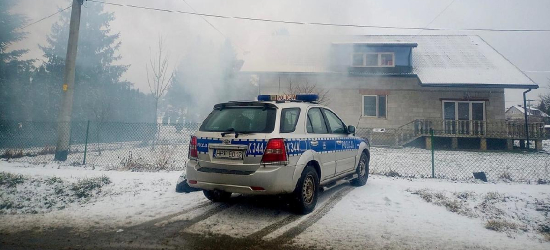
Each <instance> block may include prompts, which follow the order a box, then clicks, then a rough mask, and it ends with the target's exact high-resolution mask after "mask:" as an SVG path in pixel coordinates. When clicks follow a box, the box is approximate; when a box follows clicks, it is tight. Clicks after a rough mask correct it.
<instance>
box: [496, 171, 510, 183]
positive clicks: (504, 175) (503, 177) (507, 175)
mask: <svg viewBox="0 0 550 250" xmlns="http://www.w3.org/2000/svg"><path fill="white" fill-rule="evenodd" d="M498 178H499V179H501V180H504V181H513V180H512V175H510V173H509V172H502V174H500V176H499V177H498Z"/></svg>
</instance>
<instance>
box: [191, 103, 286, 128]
mask: <svg viewBox="0 0 550 250" xmlns="http://www.w3.org/2000/svg"><path fill="white" fill-rule="evenodd" d="M275 116H276V110H275V109H274V108H271V107H250V106H247V107H238V106H237V107H225V108H223V109H215V110H214V111H212V113H210V115H208V117H207V118H206V120H204V122H203V123H202V126H201V127H200V131H205V132H227V131H232V132H233V131H234V132H238V133H271V132H273V128H274V127H275Z"/></svg>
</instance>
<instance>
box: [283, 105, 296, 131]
mask: <svg viewBox="0 0 550 250" xmlns="http://www.w3.org/2000/svg"><path fill="white" fill-rule="evenodd" d="M299 116H300V108H288V109H283V110H282V111H281V130H280V132H281V133H292V132H294V130H296V123H298V117H299Z"/></svg>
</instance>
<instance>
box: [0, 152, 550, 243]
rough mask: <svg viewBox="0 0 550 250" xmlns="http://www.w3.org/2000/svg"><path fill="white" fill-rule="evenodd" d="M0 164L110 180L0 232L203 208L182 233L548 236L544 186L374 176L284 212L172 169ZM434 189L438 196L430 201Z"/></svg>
mask: <svg viewBox="0 0 550 250" xmlns="http://www.w3.org/2000/svg"><path fill="white" fill-rule="evenodd" d="M0 172H7V173H11V174H21V175H23V176H25V177H26V178H33V179H44V180H48V179H51V177H58V178H60V179H62V180H63V181H64V182H66V183H69V184H70V183H77V182H78V181H79V180H82V179H91V178H94V177H102V176H106V177H108V178H109V180H110V181H111V183H109V184H106V185H104V186H102V187H101V190H100V192H98V193H94V194H93V196H92V197H91V198H90V199H89V200H85V201H80V202H73V203H67V204H66V206H65V208H63V209H61V210H55V209H50V210H47V209H45V210H40V211H38V212H39V213H38V214H0V221H2V222H3V223H0V231H10V232H13V231H20V230H25V229H42V230H47V229H48V228H62V227H73V228H75V229H76V230H90V229H95V230H107V231H113V232H115V231H117V230H119V229H124V228H126V227H130V226H134V225H137V224H140V223H144V222H153V224H154V225H155V226H157V227H162V226H164V225H166V224H168V223H169V222H170V221H175V220H192V219H194V218H198V217H200V216H202V215H204V214H208V216H205V217H204V219H200V220H198V221H197V222H196V223H195V224H193V225H192V226H191V227H189V228H186V229H183V228H182V231H185V232H189V233H197V234H200V235H207V236H209V237H213V236H216V235H218V236H219V235H225V236H230V237H236V238H244V237H249V238H250V237H251V238H254V237H259V238H261V239H264V240H268V241H269V240H277V239H280V238H281V236H285V235H286V236H288V234H289V232H297V233H296V235H292V237H291V239H292V240H291V241H290V242H289V243H290V244H297V245H300V246H305V247H312V248H325V249H365V248H369V249H372V248H375V249H379V248H417V249H418V248H442V249H454V248H482V249H483V248H490V249H493V248H501V249H519V248H524V249H548V248H550V242H547V241H545V240H546V239H545V237H544V235H543V234H541V233H540V232H539V231H537V228H540V225H543V224H544V223H545V220H546V223H548V222H550V221H548V210H547V207H545V206H546V205H548V203H549V202H550V186H549V185H534V184H531V185H529V184H517V183H481V182H476V183H464V182H450V181H445V180H437V179H435V180H434V179H404V178H389V177H385V176H377V175H375V176H371V178H370V179H369V182H368V183H367V185H366V186H364V187H359V188H354V187H350V186H349V185H348V184H343V185H341V186H337V187H334V188H331V189H329V190H328V191H325V192H323V193H322V194H321V196H320V197H319V203H318V205H317V210H316V211H314V212H313V213H312V214H309V215H307V216H296V215H293V214H291V213H289V212H288V210H285V209H284V208H283V207H282V206H281V205H280V203H281V201H280V200H277V198H276V197H258V198H249V197H246V196H237V197H234V200H235V203H234V204H230V205H229V206H226V207H223V206H222V207H220V206H217V205H214V204H211V203H210V202H208V201H207V200H206V199H205V198H204V197H203V195H202V193H201V192H195V193H191V194H178V193H175V192H174V189H175V183H176V180H177V178H178V176H179V174H180V172H156V173H146V172H122V171H104V170H98V169H95V170H93V169H91V168H80V167H71V166H59V165H55V164H50V165H45V166H43V165H31V164H24V163H10V162H6V161H0ZM69 184H68V186H70V185H69ZM25 185H26V184H25ZM29 187H32V185H30V186H29ZM344 191H345V192H344ZM1 192H5V189H4V187H2V191H1ZM422 194H424V195H422ZM430 194H431V197H432V198H433V199H431V201H430V202H428V201H427V199H426V195H428V196H429V195H430ZM439 194H441V195H439ZM459 194H460V195H459ZM495 194H496V196H495ZM338 195H341V197H338ZM488 196H491V197H493V198H495V199H494V200H493V199H489V200H490V202H492V203H489V205H492V207H491V206H488V208H483V205H482V204H483V201H485V200H486V197H488ZM334 197H338V199H334ZM438 197H439V198H441V197H444V198H441V200H437V199H438ZM460 197H462V198H460ZM455 200H457V201H458V202H459V203H460V204H463V207H462V208H469V209H470V210H467V209H466V210H467V211H470V212H471V213H472V214H473V215H472V214H469V213H460V212H457V211H462V210H460V209H458V210H456V209H453V206H448V203H445V201H451V202H452V201H455ZM37 202H38V201H37ZM537 202H538V203H537ZM445 204H447V205H445ZM537 204H539V205H537ZM540 204H542V205H540ZM328 205H330V206H328ZM451 205H452V203H451ZM486 205H487V204H486ZM332 206H333V207H332ZM541 207H542V208H543V209H540V208H541ZM459 208H460V207H459ZM495 208H496V209H495ZM545 209H546V210H545ZM212 211H214V212H212ZM453 211H454V212H453ZM490 219H498V220H506V221H509V222H512V223H516V224H518V225H520V226H519V227H518V229H510V230H506V229H505V230H503V232H497V231H494V230H489V229H487V228H486V227H487V222H488V220H490ZM304 225H306V226H304ZM546 225H547V224H546ZM522 228H526V229H527V230H522Z"/></svg>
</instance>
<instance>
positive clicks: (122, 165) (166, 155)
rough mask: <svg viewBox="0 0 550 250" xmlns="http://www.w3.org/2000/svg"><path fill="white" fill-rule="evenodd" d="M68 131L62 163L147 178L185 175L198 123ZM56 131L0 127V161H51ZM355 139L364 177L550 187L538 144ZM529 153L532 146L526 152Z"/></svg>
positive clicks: (391, 135)
mask: <svg viewBox="0 0 550 250" xmlns="http://www.w3.org/2000/svg"><path fill="white" fill-rule="evenodd" d="M64 126H69V124H66V125H64ZM70 126H71V136H70V147H69V154H68V157H67V161H66V162H65V163H66V164H73V165H81V164H83V163H84V162H85V163H86V165H88V166H100V167H102V168H104V169H122V170H133V171H144V170H147V171H154V170H183V169H184V166H185V162H186V161H187V154H188V149H189V139H190V137H191V135H192V134H193V133H194V132H195V131H197V130H198V128H199V126H200V124H197V123H185V124H181V123H179V124H149V123H119V122H73V123H71V124H70ZM57 129H58V123H47V122H5V121H2V122H0V157H1V158H5V159H10V160H13V161H24V162H31V163H36V164H48V163H50V162H53V160H54V154H55V146H56V142H57V137H56V134H57ZM356 133H357V135H358V136H361V137H364V138H367V139H368V140H369V141H370V143H371V163H370V170H371V173H375V174H384V175H389V176H406V177H418V178H424V177H426V178H429V177H432V175H433V176H435V177H436V178H446V179H453V180H469V179H473V173H474V172H484V173H485V175H486V177H487V179H488V180H489V181H517V182H530V183H548V182H550V140H539V141H540V142H541V145H542V146H541V147H542V148H541V149H539V150H538V151H534V150H525V149H521V148H520V147H521V145H520V141H519V140H515V141H514V140H512V141H513V142H514V143H515V144H513V145H512V148H511V150H510V148H509V146H510V145H508V144H509V143H510V140H509V139H502V138H500V139H498V138H486V141H485V145H484V147H485V148H487V149H488V150H487V151H483V150H480V147H482V142H481V137H475V136H470V137H465V136H463V137H460V135H456V136H454V137H453V136H449V135H447V134H445V131H435V132H434V135H435V136H434V138H431V136H430V135H429V134H426V133H424V132H422V133H403V131H398V130H376V129H372V128H369V129H367V128H357V132H356ZM427 137H429V138H428V139H427ZM427 144H432V145H433V146H434V150H433V151H432V150H431V145H427ZM535 146H536V145H535V143H531V148H533V149H534V148H535ZM539 146H540V145H539ZM455 148H457V149H455ZM432 154H433V158H432Z"/></svg>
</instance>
